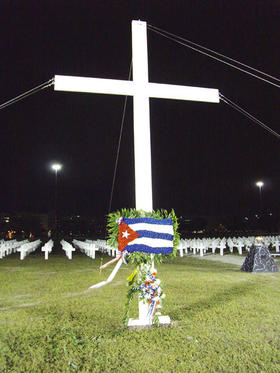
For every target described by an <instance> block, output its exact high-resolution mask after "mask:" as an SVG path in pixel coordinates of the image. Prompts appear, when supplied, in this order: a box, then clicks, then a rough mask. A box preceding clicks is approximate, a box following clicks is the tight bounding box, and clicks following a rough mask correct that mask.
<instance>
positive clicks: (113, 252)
mask: <svg viewBox="0 0 280 373" xmlns="http://www.w3.org/2000/svg"><path fill="white" fill-rule="evenodd" d="M86 241H87V240H86ZM95 246H96V247H97V249H98V250H99V251H100V252H102V253H105V254H107V255H109V256H117V252H118V250H117V249H116V248H115V247H112V246H110V245H108V244H107V241H106V240H96V241H95Z"/></svg>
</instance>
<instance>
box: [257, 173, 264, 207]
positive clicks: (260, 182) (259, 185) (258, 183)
mask: <svg viewBox="0 0 280 373" xmlns="http://www.w3.org/2000/svg"><path fill="white" fill-rule="evenodd" d="M263 185H264V183H263V181H261V180H260V181H257V182H256V186H257V187H258V188H259V192H260V214H261V212H262V187H263Z"/></svg>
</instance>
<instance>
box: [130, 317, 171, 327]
mask: <svg viewBox="0 0 280 373" xmlns="http://www.w3.org/2000/svg"><path fill="white" fill-rule="evenodd" d="M158 321H159V324H160V325H163V324H165V325H168V324H171V320H170V317H169V316H158ZM152 325H153V318H150V317H149V318H146V319H129V320H128V324H127V326H128V327H130V326H152Z"/></svg>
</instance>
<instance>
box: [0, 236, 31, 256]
mask: <svg viewBox="0 0 280 373" xmlns="http://www.w3.org/2000/svg"><path fill="white" fill-rule="evenodd" d="M26 242H29V241H28V240H23V241H17V240H9V241H5V240H1V241H0V259H2V258H4V257H5V256H7V255H10V254H12V253H16V252H17V249H18V248H19V247H20V246H21V245H23V244H25V243H26Z"/></svg>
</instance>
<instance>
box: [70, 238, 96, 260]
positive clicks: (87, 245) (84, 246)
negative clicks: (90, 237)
mask: <svg viewBox="0 0 280 373" xmlns="http://www.w3.org/2000/svg"><path fill="white" fill-rule="evenodd" d="M72 243H73V245H74V247H76V248H78V249H79V250H80V251H81V252H82V253H85V254H86V255H87V256H89V257H90V258H91V259H95V252H96V251H98V248H97V247H96V246H95V244H94V242H93V241H90V242H86V241H79V240H73V241H72Z"/></svg>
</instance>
